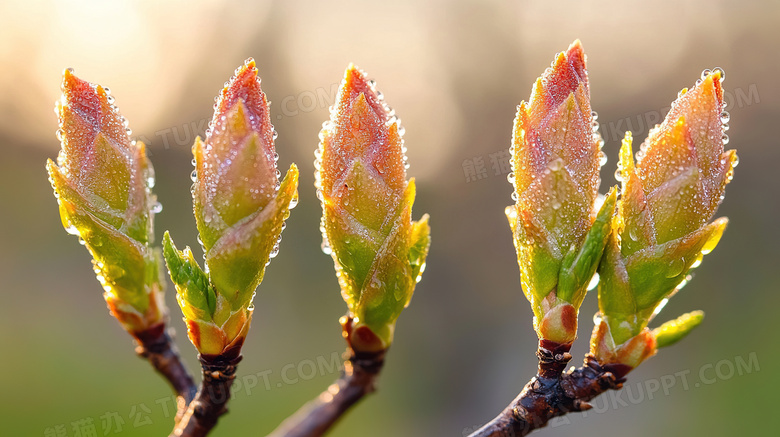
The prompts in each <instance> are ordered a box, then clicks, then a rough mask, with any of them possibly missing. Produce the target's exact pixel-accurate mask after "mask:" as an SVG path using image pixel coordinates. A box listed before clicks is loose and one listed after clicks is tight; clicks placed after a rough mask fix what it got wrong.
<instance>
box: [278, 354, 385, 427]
mask: <svg viewBox="0 0 780 437" xmlns="http://www.w3.org/2000/svg"><path fill="white" fill-rule="evenodd" d="M385 352H386V350H382V351H379V352H355V351H354V350H353V349H352V348H347V354H349V358H348V359H347V360H346V361H344V370H343V372H342V374H341V377H340V378H339V379H338V380H337V381H336V382H335V383H333V384H331V385H330V387H328V389H327V390H325V391H324V392H322V393H321V394H320V395H319V396H318V397H317V398H316V399H314V400H312V401H310V402H309V403H307V404H306V405H304V406H303V407H301V409H300V410H298V411H297V412H296V413H295V414H293V415H292V416H290V417H289V418H287V419H286V420H285V421H284V422H282V424H281V425H279V427H278V428H277V429H276V430H274V431H273V432H272V433H271V434H270V435H269V437H282V436H284V437H314V436H321V435H323V434H325V433H326V432H327V431H328V429H330V427H331V426H333V424H334V423H336V421H337V420H338V419H339V418H340V417H341V416H342V415H343V414H344V413H345V412H346V411H347V410H348V409H349V407H351V406H352V405H354V404H355V403H356V402H357V401H359V400H360V399H361V398H363V396H365V395H367V394H369V393H372V392H373V391H374V390H375V389H376V386H375V383H376V378H377V376H378V375H379V372H380V371H381V370H382V364H383V363H384V357H385Z"/></svg>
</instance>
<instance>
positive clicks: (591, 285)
mask: <svg viewBox="0 0 780 437" xmlns="http://www.w3.org/2000/svg"><path fill="white" fill-rule="evenodd" d="M597 285H599V274H598V273H594V274H593V277H592V278H590V282H588V291H590V290H593V289H594V288H596V286H597Z"/></svg>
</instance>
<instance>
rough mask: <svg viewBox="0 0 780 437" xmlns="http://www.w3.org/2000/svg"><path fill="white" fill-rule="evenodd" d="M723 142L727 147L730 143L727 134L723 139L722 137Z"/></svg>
mask: <svg viewBox="0 0 780 437" xmlns="http://www.w3.org/2000/svg"><path fill="white" fill-rule="evenodd" d="M721 141H723V145H724V146H725V145H726V144H728V143H729V136H728V135H726V134H723V137H721Z"/></svg>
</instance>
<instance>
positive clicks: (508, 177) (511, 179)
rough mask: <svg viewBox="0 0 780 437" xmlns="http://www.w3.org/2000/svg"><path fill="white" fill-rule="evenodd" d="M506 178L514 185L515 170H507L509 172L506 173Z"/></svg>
mask: <svg viewBox="0 0 780 437" xmlns="http://www.w3.org/2000/svg"><path fill="white" fill-rule="evenodd" d="M506 180H507V182H509V183H510V184H512V185H514V184H515V172H509V174H508V175H506Z"/></svg>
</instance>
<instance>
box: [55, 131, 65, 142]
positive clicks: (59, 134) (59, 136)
mask: <svg viewBox="0 0 780 437" xmlns="http://www.w3.org/2000/svg"><path fill="white" fill-rule="evenodd" d="M56 135H57V140H58V141H62V140H63V139H65V131H64V130H62V129H57V133H56Z"/></svg>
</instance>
